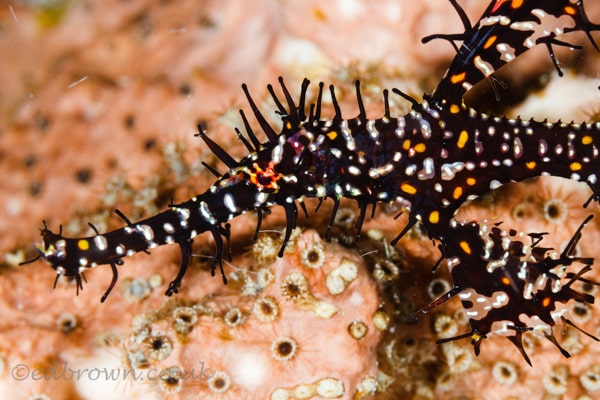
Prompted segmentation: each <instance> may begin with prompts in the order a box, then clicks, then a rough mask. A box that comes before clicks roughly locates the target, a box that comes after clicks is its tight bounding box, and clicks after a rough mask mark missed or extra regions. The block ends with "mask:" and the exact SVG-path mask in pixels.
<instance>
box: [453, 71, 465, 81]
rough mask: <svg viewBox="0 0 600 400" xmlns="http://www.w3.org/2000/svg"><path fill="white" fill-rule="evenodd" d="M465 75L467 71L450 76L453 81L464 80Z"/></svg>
mask: <svg viewBox="0 0 600 400" xmlns="http://www.w3.org/2000/svg"><path fill="white" fill-rule="evenodd" d="M465 76H467V73H466V72H461V73H460V74H456V75H452V76H451V77H450V82H452V83H459V82H462V81H463V80H464V79H465Z"/></svg>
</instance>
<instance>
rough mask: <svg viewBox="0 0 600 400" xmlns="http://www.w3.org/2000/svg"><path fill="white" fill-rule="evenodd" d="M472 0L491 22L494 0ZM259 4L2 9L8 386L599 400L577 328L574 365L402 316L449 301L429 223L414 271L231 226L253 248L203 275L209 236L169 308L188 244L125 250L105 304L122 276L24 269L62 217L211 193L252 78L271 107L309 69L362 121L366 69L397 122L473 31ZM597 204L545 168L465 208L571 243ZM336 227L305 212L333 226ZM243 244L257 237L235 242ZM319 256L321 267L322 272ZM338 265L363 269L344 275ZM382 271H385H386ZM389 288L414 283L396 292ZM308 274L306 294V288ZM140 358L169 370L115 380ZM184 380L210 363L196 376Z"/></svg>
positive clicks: (598, 383)
mask: <svg viewBox="0 0 600 400" xmlns="http://www.w3.org/2000/svg"><path fill="white" fill-rule="evenodd" d="M466 3H467V4H466V9H467V10H468V11H469V13H470V15H471V16H472V18H474V17H475V16H476V15H478V13H480V12H481V10H482V9H483V8H484V6H485V4H484V3H485V2H481V1H468V2H466ZM249 4H250V3H247V2H242V1H233V0H226V1H209V0H206V1H200V2H199V1H192V0H189V1H177V2H169V1H150V0H132V1H116V0H109V1H85V2H77V1H72V2H69V1H55V2H52V1H50V2H39V3H38V2H35V1H32V2H29V3H27V5H25V2H12V1H9V2H4V3H0V39H2V40H0V54H2V57H1V58H0V77H1V81H2V82H3V88H2V96H0V176H2V185H0V205H1V207H0V249H1V251H2V254H3V255H4V260H3V264H2V270H1V273H0V280H1V283H0V315H2V318H1V326H0V396H1V397H2V398H30V399H67V398H73V399H79V398H84V399H99V398H107V397H110V398H123V399H125V398H127V399H130V398H168V397H171V398H199V397H200V398H216V399H217V398H218V399H238V398H248V399H266V398H272V399H274V400H278V399H288V398H289V399H292V398H303V399H304V398H313V399H322V398H343V399H358V398H367V397H369V396H371V395H373V394H374V393H378V394H377V395H376V396H377V397H378V398H384V397H386V396H387V397H389V398H398V397H401V398H402V397H404V398H409V397H411V398H454V397H456V396H458V397H464V398H485V399H508V398H527V397H531V398H541V397H543V396H544V393H545V394H546V396H554V397H547V398H561V397H563V398H579V399H584V398H593V396H594V395H597V394H598V392H596V391H595V390H597V389H600V364H598V362H597V360H598V359H599V357H600V346H599V345H598V344H597V343H592V341H591V340H589V339H588V338H586V337H585V336H584V335H582V334H581V333H579V332H577V331H575V330H573V329H571V328H569V329H566V330H565V333H564V335H559V336H560V337H561V339H562V342H563V344H564V345H565V347H567V348H568V350H569V351H570V352H571V353H572V354H574V357H573V358H572V359H569V360H567V359H563V358H561V356H560V354H559V353H558V351H556V349H554V348H552V345H551V344H549V343H548V342H547V341H545V340H539V339H538V338H536V337H533V336H532V337H531V340H530V343H529V345H530V347H528V351H529V352H530V353H531V356H532V360H533V363H534V368H529V367H528V366H526V365H525V363H524V362H523V360H522V359H521V357H520V355H519V354H518V353H517V351H516V350H515V349H514V348H512V346H511V345H510V343H508V341H506V340H505V339H503V338H495V339H488V340H486V341H485V343H484V344H483V346H482V355H481V356H480V357H479V358H475V357H474V356H473V355H472V350H471V348H470V345H469V344H468V343H465V342H457V343H451V344H449V345H444V346H437V345H435V344H434V341H435V339H436V338H438V337H443V336H444V335H445V333H447V332H445V329H446V330H448V329H450V330H452V329H454V328H453V327H454V325H456V326H457V329H458V330H459V332H463V331H466V330H467V329H468V328H467V326H466V325H465V324H464V322H463V321H462V319H461V316H460V306H459V305H458V304H456V303H457V302H453V304H451V305H449V307H446V308H443V309H440V310H439V311H436V312H435V315H433V316H432V318H431V319H425V320H424V321H421V323H420V324H417V325H414V324H413V325H408V324H406V323H404V322H403V321H404V318H402V317H403V316H404V317H405V316H406V313H407V311H406V310H404V309H403V308H402V306H403V305H406V304H408V305H409V307H408V308H410V311H412V310H414V309H415V308H417V307H419V306H422V305H424V304H426V303H427V301H429V300H430V298H429V297H427V289H428V283H427V280H431V279H432V278H433V277H432V276H431V274H430V272H429V271H430V270H429V268H428V266H431V265H432V263H433V261H434V260H435V259H436V258H437V254H436V251H435V248H432V246H431V242H430V241H429V240H427V239H426V238H424V237H421V236H419V235H418V234H411V235H410V237H409V238H407V239H406V240H403V241H402V242H401V243H400V247H401V248H400V249H398V254H400V255H401V257H404V258H403V261H404V264H403V266H402V268H403V269H402V270H401V271H400V272H396V273H394V272H393V271H394V268H393V266H390V265H387V266H385V265H384V264H385V262H383V261H381V262H380V261H377V262H374V265H375V267H373V266H372V265H371V267H368V266H367V265H365V260H362V259H361V257H359V256H358V253H357V252H356V251H354V250H352V249H350V250H349V249H346V248H343V247H341V246H339V245H334V244H329V243H325V242H324V241H322V240H321V239H320V237H319V236H318V234H316V233H315V232H314V231H311V230H307V231H304V232H300V231H298V232H296V234H295V240H294V243H293V244H292V245H290V248H289V249H288V250H287V251H286V255H285V256H284V257H283V258H282V259H277V260H276V259H275V258H274V257H273V256H272V255H273V251H275V252H276V251H277V249H278V244H279V240H280V239H279V238H278V235H276V234H273V235H271V236H269V235H268V234H264V235H262V236H261V239H259V241H258V242H257V243H256V244H254V245H252V243H251V242H249V241H248V239H247V238H248V237H249V235H250V233H251V232H252V230H253V224H254V223H255V221H254V220H253V219H252V217H246V216H244V217H240V218H238V221H234V223H233V238H234V250H235V253H236V254H235V257H234V259H233V261H232V263H231V264H228V265H226V271H227V273H228V274H229V275H230V281H231V282H230V285H229V286H228V287H224V286H223V285H222V282H221V281H220V279H218V278H211V277H210V275H209V273H208V272H207V271H206V268H205V263H204V262H203V261H204V260H203V256H202V255H203V254H207V255H210V254H211V250H210V243H205V242H206V241H207V239H206V238H205V237H201V240H199V241H196V243H201V245H200V246H199V247H198V249H197V251H198V255H199V257H198V261H197V262H195V263H193V265H192V267H191V268H190V271H189V272H188V275H186V277H185V279H184V281H183V287H182V292H181V293H180V294H178V295H177V296H176V297H175V298H174V299H171V300H167V299H166V298H165V297H164V296H163V292H164V289H165V287H166V283H168V281H169V280H170V279H172V277H173V276H174V274H175V273H176V270H177V263H178V256H177V253H176V251H175V249H170V250H169V249H156V250H155V251H153V254H152V256H146V255H144V254H141V255H138V256H135V257H133V258H132V259H127V260H126V263H125V265H124V266H123V267H121V268H120V275H121V278H120V279H121V281H120V284H119V285H118V289H116V290H115V291H114V293H113V294H112V295H111V296H110V297H109V299H108V301H107V302H106V303H105V304H100V303H99V298H100V296H101V294H102V293H103V291H104V290H105V285H106V284H107V283H108V282H109V281H110V271H109V270H108V268H99V269H97V270H95V271H90V273H89V274H88V278H89V280H90V282H89V283H88V284H86V286H85V288H84V291H83V292H82V293H81V294H80V295H79V296H78V297H75V295H74V292H75V288H74V287H73V285H72V284H71V283H69V282H62V281H61V282H59V284H58V287H57V289H56V290H52V281H53V279H54V277H55V274H54V272H53V271H52V270H51V269H50V268H48V267H47V266H45V265H43V263H42V262H37V263H34V264H31V265H27V266H24V267H17V266H16V265H17V264H18V263H19V262H20V261H23V260H24V259H25V258H27V257H28V256H31V255H32V252H31V243H33V242H34V241H36V240H37V237H36V234H37V231H36V227H38V226H40V221H41V220H42V219H44V220H46V221H47V222H48V223H49V225H50V226H51V227H52V228H55V229H56V227H57V226H58V225H59V224H61V223H63V224H64V227H63V231H64V232H65V234H67V235H68V236H74V235H81V234H85V233H86V232H87V233H89V229H90V228H89V227H88V226H87V222H88V221H91V222H93V223H94V224H95V225H96V226H97V227H98V229H99V230H101V231H105V230H107V229H112V228H115V227H117V226H119V225H118V224H120V221H118V220H117V219H116V218H114V217H112V215H111V211H112V209H114V208H116V207H119V208H121V209H123V210H124V211H125V212H126V214H127V215H129V216H130V217H131V218H132V219H137V218H138V217H142V216H147V215H149V214H151V213H153V212H156V211H157V210H159V209H161V208H163V207H164V206H165V205H166V203H167V202H168V201H169V198H170V197H173V198H175V199H176V200H184V199H186V198H187V197H189V196H191V195H193V194H194V193H199V192H201V191H203V190H204V188H206V187H207V186H208V185H209V184H210V181H211V179H212V178H211V176H210V174H208V173H207V172H206V170H205V169H204V168H203V167H202V166H201V165H200V162H199V161H201V160H204V161H206V162H208V163H209V164H214V161H215V160H214V156H212V155H211V154H210V153H209V152H208V150H207V149H206V147H204V146H202V145H201V143H199V140H198V139H197V138H194V137H193V135H194V133H195V129H196V125H197V123H198V122H203V123H204V124H205V125H206V127H207V128H208V131H209V133H210V135H211V137H213V138H215V140H217V141H218V142H219V143H221V144H222V145H223V146H224V147H226V148H227V149H228V151H230V152H231V154H232V155H234V156H242V155H244V151H245V150H244V149H243V146H240V145H239V142H238V141H237V139H236V138H235V134H234V133H233V129H232V126H238V125H240V121H239V119H237V115H236V113H237V108H239V104H242V103H243V99H242V97H241V90H239V85H240V84H241V83H242V82H246V83H247V84H248V86H249V87H250V89H251V91H252V93H256V98H257V99H260V100H261V101H260V102H259V103H260V104H261V107H263V108H264V109H269V103H267V102H263V101H262V100H263V99H264V98H265V97H264V88H265V85H266V83H269V82H271V83H272V82H274V81H275V77H276V76H278V75H283V76H285V77H286V79H287V81H288V85H289V87H290V88H292V89H293V88H296V87H299V85H298V84H297V82H299V81H300V80H301V79H302V78H304V77H305V76H308V77H309V78H311V79H313V80H318V79H324V80H326V81H332V82H335V83H336V84H338V86H339V87H340V99H341V100H342V102H344V103H346V107H347V109H348V110H349V111H348V115H351V113H352V112H354V111H355V108H356V104H355V102H354V103H353V101H352V98H353V95H352V81H353V80H354V79H356V78H360V79H361V80H362V81H363V88H364V89H363V90H365V95H366V97H367V102H368V106H369V108H373V109H376V110H379V112H381V108H382V107H381V101H380V92H381V88H382V87H392V86H397V87H401V88H402V89H407V90H408V91H410V92H414V93H415V94H417V95H419V94H420V93H421V92H422V91H423V90H424V89H423V88H422V86H423V85H425V86H426V87H428V89H429V90H430V89H431V85H434V84H435V81H436V80H437V79H439V76H440V75H439V73H440V71H441V70H442V67H443V66H444V65H446V64H445V63H447V61H448V60H449V58H450V57H451V56H452V50H451V49H450V48H449V46H447V44H445V43H437V42H435V43H431V44H428V45H427V46H423V45H420V44H419V43H420V38H421V37H422V36H424V35H426V34H431V33H433V32H457V31H459V30H460V29H461V25H460V21H459V19H458V18H457V17H456V16H455V14H454V12H453V11H452V10H451V7H450V6H449V5H448V3H447V2H446V1H445V0H427V1H420V2H415V1H404V0H394V1H391V0H388V1H378V2H369V1H363V0H358V1H352V2H317V1H287V2H278V1H275V0H259V1H256V2H252V6H249ZM590 85H591V86H593V84H592V83H590ZM373 99H376V100H373ZM244 107H245V106H244ZM353 107H354V109H353ZM270 108H272V106H271V107H270ZM375 116H377V115H375ZM269 117H273V118H274V119H276V116H275V115H269ZM588 195H589V194H588V192H587V191H586V189H585V188H582V187H581V186H580V185H575V184H571V183H565V182H562V181H557V180H549V179H539V180H536V181H534V182H530V183H528V184H526V185H515V186H510V187H507V188H504V189H503V190H502V191H499V192H497V193H494V194H492V195H490V197H489V198H486V199H484V200H483V201H482V202H480V203H479V204H478V205H473V207H471V208H468V209H465V210H463V215H464V216H469V217H473V218H475V217H476V218H481V216H484V217H485V218H487V219H489V220H491V221H492V222H495V221H500V220H502V221H504V223H505V224H506V226H511V227H513V226H515V227H519V228H520V229H521V230H523V231H525V232H539V231H548V232H550V233H551V235H550V236H551V237H552V239H554V240H556V242H555V243H549V244H552V245H560V244H561V243H564V242H565V241H566V240H568V239H569V237H570V235H571V234H572V232H573V231H574V230H575V229H576V228H577V226H578V224H579V223H580V222H581V220H582V219H583V218H584V217H585V216H586V215H587V214H588V213H589V212H597V211H596V210H595V209H592V210H585V211H582V210H581V207H580V205H581V204H582V203H583V202H584V201H585V200H586V197H587V196H588ZM270 218H271V219H270V220H269V219H268V220H267V226H271V227H276V228H279V227H280V226H279V225H277V224H275V223H274V222H277V221H279V222H280V221H281V218H279V220H277V218H276V217H275V218H273V217H270ZM311 218H312V217H311ZM321 220H322V219H321ZM321 220H319V219H316V220H315V219H312V220H308V221H304V222H303V224H304V225H306V226H308V227H310V226H313V227H316V228H320V226H322V224H321V225H320V224H319V223H318V221H321ZM271 221H273V222H271ZM599 221H600V218H595V219H594V220H593V222H592V223H591V224H590V226H589V227H586V230H585V234H584V238H585V239H584V240H583V241H582V243H581V244H580V247H581V249H580V250H581V254H583V255H587V256H593V255H594V254H595V253H596V249H595V247H594V243H598V239H600V238H599V237H598V236H599V233H598V232H599V229H598V228H599V227H598V223H599ZM400 223H401V222H400ZM311 224H312V225H311ZM398 224H399V222H398V221H394V220H393V219H392V218H391V217H390V216H387V215H378V216H377V218H376V219H375V220H374V221H371V222H370V225H369V224H367V226H366V228H365V231H369V232H371V233H372V237H371V238H370V239H368V240H371V241H374V242H377V243H379V244H381V242H382V239H380V238H379V237H378V236H377V233H378V232H379V230H384V231H385V232H386V233H387V234H388V237H393V233H394V232H395V231H397V229H398ZM321 233H322V232H321ZM236 237H242V238H246V239H245V240H246V242H244V239H242V240H241V243H237V244H236V243H235V238H236ZM205 247H206V249H208V250H206V249H205ZM25 249H27V251H25ZM274 249H275V250H274ZM307 249H308V250H307ZM311 251H312V252H313V253H311ZM307 252H308V253H307ZM386 255H387V254H386ZM399 257H400V256H399ZM315 260H316V261H315ZM313 262H320V265H318V266H315V265H307V264H311V263H313ZM382 265H384V266H383V267H382ZM338 268H349V270H346V269H344V270H343V271H345V272H340V271H342V270H340V271H338V272H334V271H335V270H337V269H338ZM372 268H374V269H375V270H377V268H379V270H378V271H381V270H382V269H384V270H386V271H387V272H386V273H382V274H383V275H376V274H373V275H375V279H373V278H372V277H371V275H370V274H369V273H368V271H370V270H371V269H372ZM386 268H387V269H386ZM390 268H391V270H390ZM348 271H349V272H348ZM353 271H355V272H353ZM389 271H392V272H389ZM387 273H389V276H390V277H391V278H389V279H388V275H386V274H387ZM438 274H442V279H445V281H448V277H447V274H446V275H445V276H444V273H443V272H440V273H438ZM378 276H379V278H377V277H378ZM382 276H383V278H382ZM328 277H329V278H328ZM436 277H437V276H436ZM376 281H377V282H376ZM303 282H304V283H303ZM328 282H329V283H328ZM386 282H387V283H386ZM389 282H394V283H393V285H397V286H393V287H394V288H395V289H394V290H392V292H393V293H395V294H392V295H390V293H389V292H390V290H389V288H390V283H389ZM415 282H416V283H418V285H415ZM303 284H306V289H302V288H299V287H297V286H298V285H300V286H302V285H303ZM290 285H291V286H290ZM294 285H296V286H294ZM331 285H333V287H334V288H335V289H331V287H330V286H331ZM336 285H337V286H336ZM296 290H300V292H301V293H300V295H299V296H300V297H299V298H298V297H297V296H296V297H295V296H294V293H296V294H298V293H297V292H296ZM303 290H304V291H303ZM590 290H594V288H592V289H590ZM307 293H308V294H307ZM398 293H400V294H398ZM265 299H267V300H265ZM571 306H572V307H575V308H576V307H577V305H571ZM274 310H275V311H274ZM410 311H408V313H410ZM574 311H575V312H574V314H575V315H576V316H577V318H579V319H578V320H576V321H575V322H577V323H578V324H579V325H581V326H582V327H583V328H585V329H586V330H587V331H588V332H591V333H592V334H595V335H598V332H599V331H598V328H599V326H598V324H594V323H593V321H594V319H597V317H596V318H593V316H597V313H598V311H597V310H596V308H595V307H594V308H592V309H581V310H580V309H574ZM447 317H449V319H447ZM574 320H575V318H574ZM390 321H392V323H390ZM440 321H441V322H440ZM447 321H449V322H447ZM590 321H591V322H590ZM446 322H447V323H446ZM126 368H134V369H135V370H136V371H141V372H144V373H146V372H147V371H150V370H155V371H158V372H157V374H154V375H151V377H152V378H153V379H145V380H143V381H141V380H137V379H133V378H131V377H130V378H129V379H128V380H126V381H125V380H122V379H121V380H119V378H116V379H103V374H105V373H106V371H109V372H110V371H112V372H113V373H116V372H119V371H120V372H121V373H122V372H123V371H125V369H126ZM161 372H162V373H163V374H162V375H160V373H161ZM185 372H191V373H195V374H199V375H197V376H196V377H195V379H190V378H186V377H185V376H184V374H185ZM70 373H73V374H75V375H76V374H77V373H80V374H81V376H73V375H70ZM36 374H37V375H36ZM202 374H205V375H202ZM40 375H41V376H40ZM143 376H145V377H146V378H148V376H147V375H143ZM585 396H588V397H585Z"/></svg>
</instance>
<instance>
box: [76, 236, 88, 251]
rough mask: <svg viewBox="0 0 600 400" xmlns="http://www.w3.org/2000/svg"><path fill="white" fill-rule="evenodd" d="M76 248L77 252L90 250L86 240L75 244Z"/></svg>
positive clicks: (80, 240)
mask: <svg viewBox="0 0 600 400" xmlns="http://www.w3.org/2000/svg"><path fill="white" fill-rule="evenodd" d="M77 247H79V250H84V251H85V250H88V249H89V248H90V242H88V241H87V240H86V239H79V241H78V242H77Z"/></svg>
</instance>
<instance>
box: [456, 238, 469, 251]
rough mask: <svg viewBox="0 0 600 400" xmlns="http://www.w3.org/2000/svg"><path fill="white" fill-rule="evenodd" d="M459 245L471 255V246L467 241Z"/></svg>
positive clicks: (462, 241)
mask: <svg viewBox="0 0 600 400" xmlns="http://www.w3.org/2000/svg"><path fill="white" fill-rule="evenodd" d="M458 245H459V246H460V248H461V249H462V251H464V252H465V253H467V254H471V246H469V243H468V242H467V241H466V240H461V242H460V243H459V244H458Z"/></svg>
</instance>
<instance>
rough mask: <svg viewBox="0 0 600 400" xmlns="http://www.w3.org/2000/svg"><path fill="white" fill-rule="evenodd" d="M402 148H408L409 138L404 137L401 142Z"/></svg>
mask: <svg viewBox="0 0 600 400" xmlns="http://www.w3.org/2000/svg"><path fill="white" fill-rule="evenodd" d="M402 148H403V149H404V150H408V149H410V140H409V139H406V140H405V141H404V142H403V143H402Z"/></svg>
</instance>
